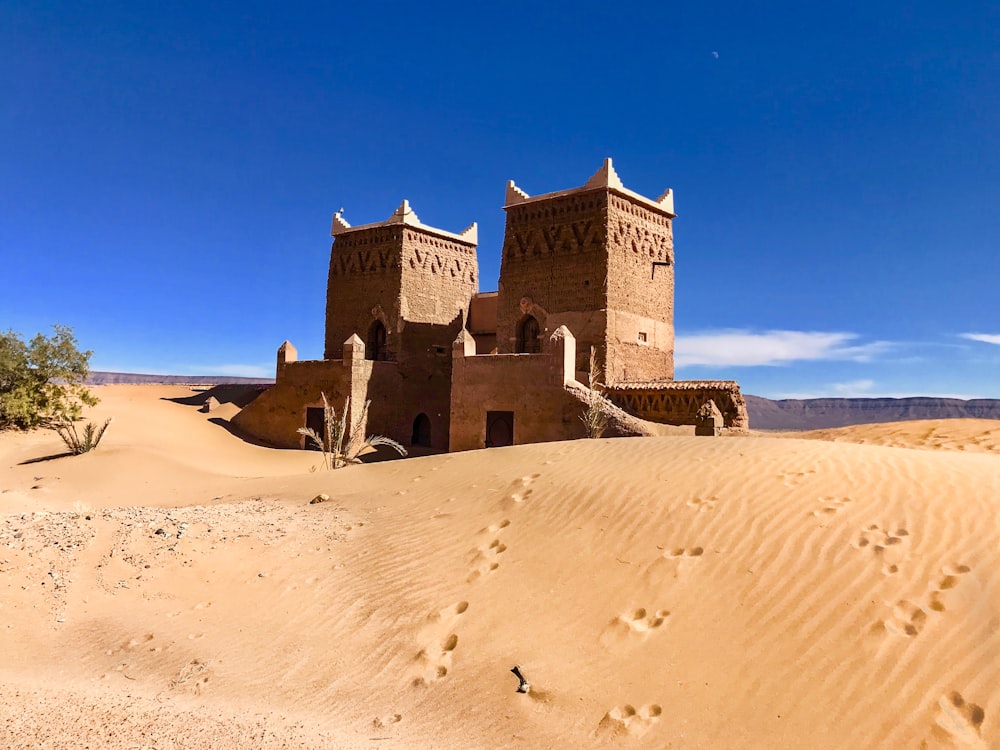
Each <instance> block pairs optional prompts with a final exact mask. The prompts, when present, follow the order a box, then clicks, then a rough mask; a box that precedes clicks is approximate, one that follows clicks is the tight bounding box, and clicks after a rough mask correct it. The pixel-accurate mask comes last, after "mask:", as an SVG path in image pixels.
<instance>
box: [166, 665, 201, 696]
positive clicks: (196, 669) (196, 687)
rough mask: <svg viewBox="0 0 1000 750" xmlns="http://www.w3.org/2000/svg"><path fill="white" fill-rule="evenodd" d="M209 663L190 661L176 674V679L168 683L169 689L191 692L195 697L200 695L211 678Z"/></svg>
mask: <svg viewBox="0 0 1000 750" xmlns="http://www.w3.org/2000/svg"><path fill="white" fill-rule="evenodd" d="M210 663H211V662H207V661H201V660H200V659H192V660H191V661H189V662H188V663H187V664H185V665H184V666H183V667H181V669H180V671H179V672H178V673H177V677H175V678H174V679H172V680H171V681H170V683H169V685H170V689H171V690H177V689H182V690H184V691H185V692H186V691H191V692H193V693H194V694H195V695H201V693H202V691H203V690H204V689H205V687H206V686H207V685H208V680H209V678H210V677H211V672H210V671H209V664H210Z"/></svg>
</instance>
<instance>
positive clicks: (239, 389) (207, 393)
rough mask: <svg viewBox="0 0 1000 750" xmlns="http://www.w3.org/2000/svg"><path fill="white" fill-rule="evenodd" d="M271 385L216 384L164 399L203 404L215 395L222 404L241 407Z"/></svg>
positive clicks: (185, 404)
mask: <svg viewBox="0 0 1000 750" xmlns="http://www.w3.org/2000/svg"><path fill="white" fill-rule="evenodd" d="M270 387H271V386H270V385H258V384H248V385H243V384H229V385H214V386H212V387H211V388H208V389H206V390H204V391H195V392H194V393H192V394H191V395H190V396H184V397H183V398H163V399H162V400H163V401H173V402H174V403H175V404H183V405H184V406H202V405H203V404H204V403H205V402H206V401H208V399H209V397H214V398H215V400H216V401H218V402H219V403H220V404H236V405H237V406H238V407H240V408H241V409H242V408H243V407H244V406H246V405H247V404H249V403H250V402H251V401H253V400H254V399H255V398H257V397H258V396H259V395H260V394H262V393H263V392H264V391H266V390H267V389H268V388H270Z"/></svg>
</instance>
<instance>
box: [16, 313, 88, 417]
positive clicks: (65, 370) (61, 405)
mask: <svg viewBox="0 0 1000 750" xmlns="http://www.w3.org/2000/svg"><path fill="white" fill-rule="evenodd" d="M54 328H55V335H53V336H52V337H51V338H50V337H46V336H43V335H42V334H41V333H39V334H38V335H36V336H35V337H34V338H33V339H32V340H31V341H30V342H29V343H27V344H25V343H24V341H23V340H22V339H21V336H20V334H17V333H14V331H7V332H6V333H0V429H5V428H11V427H16V428H19V429H29V428H31V427H40V426H55V425H57V424H61V423H63V422H66V421H72V420H74V419H77V418H79V416H80V412H81V411H82V408H83V406H84V405H86V406H94V405H95V404H96V403H97V398H96V397H94V395H93V394H92V393H91V392H90V391H88V390H87V389H86V388H84V387H83V381H84V380H86V378H87V373H88V372H89V369H88V364H89V361H90V355H91V354H92V353H93V352H90V351H85V352H81V351H80V350H79V349H77V347H76V339H75V338H74V337H73V330H72V329H71V328H68V327H67V326H60V325H57V326H54Z"/></svg>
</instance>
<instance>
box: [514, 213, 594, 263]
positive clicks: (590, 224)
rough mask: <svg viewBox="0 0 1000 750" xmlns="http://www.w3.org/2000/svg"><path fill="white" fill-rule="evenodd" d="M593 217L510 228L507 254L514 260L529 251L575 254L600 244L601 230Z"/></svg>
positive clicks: (549, 253) (533, 252)
mask: <svg viewBox="0 0 1000 750" xmlns="http://www.w3.org/2000/svg"><path fill="white" fill-rule="evenodd" d="M602 229H603V227H602V226H601V224H600V222H598V221H596V220H594V219H592V218H591V219H582V220H580V221H576V222H572V223H564V224H556V225H554V226H537V225H536V226H531V225H527V226H523V227H518V228H513V227H512V228H511V229H509V230H508V232H507V234H508V240H509V241H508V242H507V247H506V248H505V249H506V251H507V257H508V258H510V259H512V260H517V259H519V258H524V257H526V256H528V255H534V256H540V255H573V254H578V253H584V252H588V251H591V250H598V249H600V247H601V243H602V239H603V237H602V236H601V235H602V231H601V230H602Z"/></svg>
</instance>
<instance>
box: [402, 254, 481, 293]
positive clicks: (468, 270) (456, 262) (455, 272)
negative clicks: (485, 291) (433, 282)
mask: <svg viewBox="0 0 1000 750" xmlns="http://www.w3.org/2000/svg"><path fill="white" fill-rule="evenodd" d="M443 255H444V257H442V253H441V252H435V251H433V250H427V249H421V248H419V247H415V248H413V253H412V254H411V255H410V258H409V265H410V268H412V269H414V270H417V269H419V270H420V271H426V272H428V273H430V274H431V275H432V276H437V275H438V274H443V275H449V276H451V278H453V279H461V280H463V281H464V280H468V281H469V282H471V283H473V284H474V283H475V282H476V259H475V257H474V256H470V257H468V258H456V257H454V255H453V253H444V254H443ZM449 256H450V257H449Z"/></svg>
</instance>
